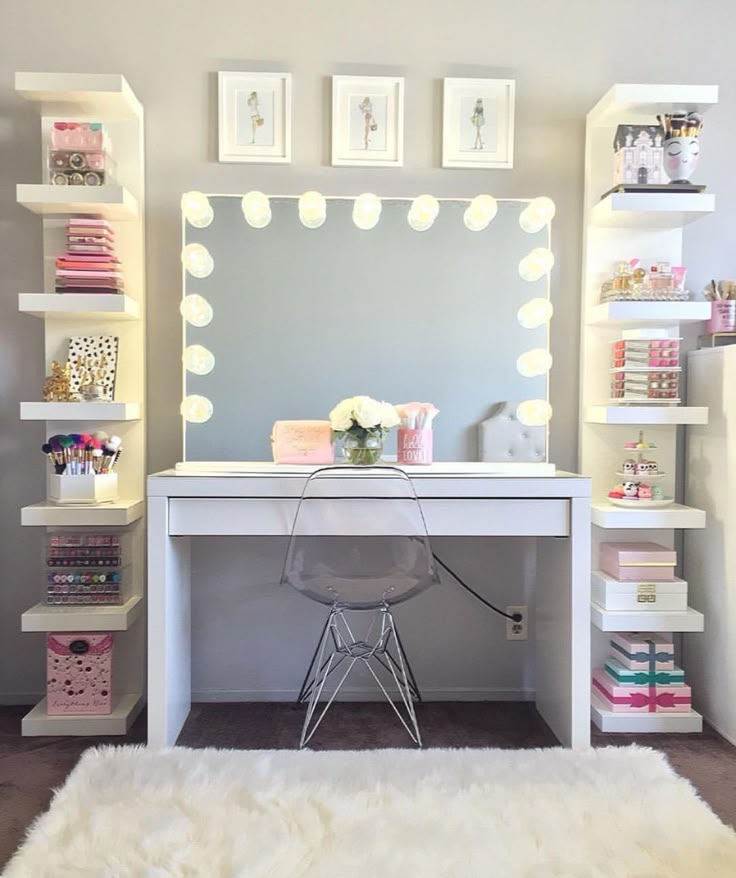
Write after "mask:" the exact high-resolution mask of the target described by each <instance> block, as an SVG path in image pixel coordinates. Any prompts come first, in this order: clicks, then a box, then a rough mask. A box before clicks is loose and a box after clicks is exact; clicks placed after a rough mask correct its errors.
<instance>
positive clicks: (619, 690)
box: [593, 668, 691, 713]
mask: <svg viewBox="0 0 736 878" xmlns="http://www.w3.org/2000/svg"><path fill="white" fill-rule="evenodd" d="M593 695H594V696H595V697H596V698H597V699H598V700H599V701H601V702H602V703H603V704H604V705H605V707H606V708H607V709H608V710H613V711H615V712H617V713H618V712H621V713H689V712H690V707H691V702H690V697H691V692H690V687H689V686H686V685H685V684H684V683H669V684H667V685H657V686H621V685H619V684H618V683H616V681H615V680H614V679H613V678H612V677H610V676H609V675H608V674H607V673H606V672H605V671H604V670H603V669H602V668H597V669H596V670H595V671H593Z"/></svg>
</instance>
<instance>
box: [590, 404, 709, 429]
mask: <svg viewBox="0 0 736 878" xmlns="http://www.w3.org/2000/svg"><path fill="white" fill-rule="evenodd" d="M585 422H586V423H587V424H641V425H644V424H707V423H708V409H707V408H706V407H704V406H687V405H592V406H588V408H587V409H586V410H585Z"/></svg>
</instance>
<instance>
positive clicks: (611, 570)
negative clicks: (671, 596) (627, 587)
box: [598, 543, 677, 582]
mask: <svg viewBox="0 0 736 878" xmlns="http://www.w3.org/2000/svg"><path fill="white" fill-rule="evenodd" d="M598 563H599V566H600V568H601V570H603V571H605V572H606V573H608V574H610V575H611V576H614V577H615V578H616V579H620V580H622V581H624V582H638V581H640V580H644V581H647V582H666V581H668V580H672V579H674V578H675V565H676V564H677V552H675V550H674V549H668V548H667V547H666V546H660V545H659V543H601V545H600V555H599V562H598Z"/></svg>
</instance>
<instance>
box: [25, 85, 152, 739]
mask: <svg viewBox="0 0 736 878" xmlns="http://www.w3.org/2000/svg"><path fill="white" fill-rule="evenodd" d="M15 88H16V92H17V93H18V94H19V95H20V96H21V97H23V98H25V99H26V100H28V101H29V102H30V103H31V104H32V105H33V106H34V107H35V108H36V109H37V110H38V113H39V116H40V122H41V125H40V133H41V138H40V139H41V168H40V179H42V180H43V181H44V182H43V183H28V184H26V183H23V184H19V185H18V186H17V192H16V195H17V201H18V203H19V204H21V205H22V206H24V207H25V208H27V209H28V210H30V211H31V212H33V213H35V214H37V215H39V217H40V218H41V221H42V230H43V251H44V266H45V272H44V292H27V291H26V292H22V293H20V294H19V297H18V307H19V310H20V311H22V312H24V313H26V314H30V315H32V316H35V317H37V318H41V319H43V321H44V327H45V331H44V337H45V356H46V372H47V374H48V375H49V378H48V379H47V381H46V385H45V387H44V393H43V400H42V401H40V400H37V401H29V402H22V403H21V404H20V416H21V419H23V420H33V421H42V422H44V423H45V428H44V429H43V435H45V436H46V437H48V439H47V441H46V442H44V441H43V439H42V434H41V432H39V441H38V445H39V448H41V446H42V445H43V447H42V448H41V450H42V451H43V453H44V454H45V455H46V456H47V457H48V462H43V463H45V465H46V467H47V469H48V481H47V496H46V499H44V500H41V501H40V502H37V503H33V504H32V505H29V506H25V507H24V508H23V509H22V510H21V521H22V524H23V525H27V526H33V527H36V528H39V529H41V530H43V531H44V535H45V539H42V540H41V541H40V543H39V546H40V554H41V555H42V556H43V560H44V577H43V590H41V589H39V593H38V601H37V603H35V604H34V605H33V606H31V607H30V608H29V609H28V610H27V611H26V612H24V613H23V615H22V630H23V631H34V632H44V633H46V634H47V649H48V669H49V674H48V679H47V684H48V699H46V698H44V699H42V700H41V701H40V702H39V703H38V704H37V705H36V706H35V707H34V708H33V709H32V710H31V711H30V713H28V714H27V715H26V716H25V717H24V718H23V722H22V730H23V734H24V735H49V734H54V735H64V734H69V735H87V734H90V735H92V734H95V735H98V734H104V735H119V734H125V733H126V732H127V730H128V729H129V728H130V725H131V723H132V722H133V720H134V719H135V717H136V716H137V714H138V712H139V711H140V708H141V705H142V692H143V687H144V681H145V664H144V660H145V631H144V628H143V625H142V624H141V619H142V616H143V607H144V602H143V595H144V578H143V574H144V557H145V553H144V530H143V515H144V499H143V498H144V496H145V495H144V487H145V426H144V422H143V415H144V411H145V327H144V319H143V315H144V314H145V273H144V242H145V234H144V231H145V230H144V198H145V191H144V152H143V108H142V107H141V105H140V103H139V102H138V100H137V99H136V97H135V95H134V94H133V92H132V91H131V89H130V86H129V85H128V83H127V82H126V81H125V79H124V78H123V77H122V76H120V75H117V74H66V73H63V74H61V73H60V74H53V73H18V74H16V79H15ZM62 178H63V179H62ZM123 265H124V266H125V272H124V274H125V276H124V277H123V271H122V267H121V266H123ZM118 354H119V356H118ZM40 395H41V394H39V396H40ZM123 447H124V449H125V452H124V453H122V454H121V453H120V452H121V451H122V449H123ZM39 465H42V461H41V459H40V457H39ZM113 644H114V647H113ZM113 651H114V655H115V659H114V663H112V664H111V662H112V656H113ZM82 659H84V660H82ZM57 661H58V662H61V663H67V664H68V663H69V662H71V663H72V664H71V665H70V668H71V669H72V670H74V669H76V668H79V667H81V668H82V674H81V676H80V677H79V679H77V678H76V676H75V679H74V680H73V681H72V680H71V676H70V674H66V675H62V676H63V679H62V677H59V676H58V675H57V674H55V673H52V671H53V668H54V667H56V666H57ZM79 661H82V664H81V665H80V664H78V662H79ZM72 666H73V667H72ZM86 668H89V669H90V670H89V671H87V670H85V669H86ZM111 674H112V676H111ZM75 675H76V671H75ZM85 675H87V677H88V679H87V680H86V683H85V680H84V679H83V678H84V677H85ZM67 679H68V680H70V685H68V686H65V685H64V683H65V681H66V680H67ZM72 682H73V683H74V685H72Z"/></svg>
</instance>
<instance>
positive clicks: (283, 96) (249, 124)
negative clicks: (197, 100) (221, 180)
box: [217, 71, 291, 164]
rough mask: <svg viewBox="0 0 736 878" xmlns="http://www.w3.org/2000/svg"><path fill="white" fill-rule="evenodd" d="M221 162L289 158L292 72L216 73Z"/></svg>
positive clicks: (272, 160) (287, 161)
mask: <svg viewBox="0 0 736 878" xmlns="http://www.w3.org/2000/svg"><path fill="white" fill-rule="evenodd" d="M217 86H218V110H219V114H218V115H219V155H218V158H219V160H220V161H221V162H271V163H276V162H281V163H282V164H288V163H289V162H290V161H291V74H290V73H240V72H232V73H231V72H226V71H220V72H219V73H218V74H217Z"/></svg>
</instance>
